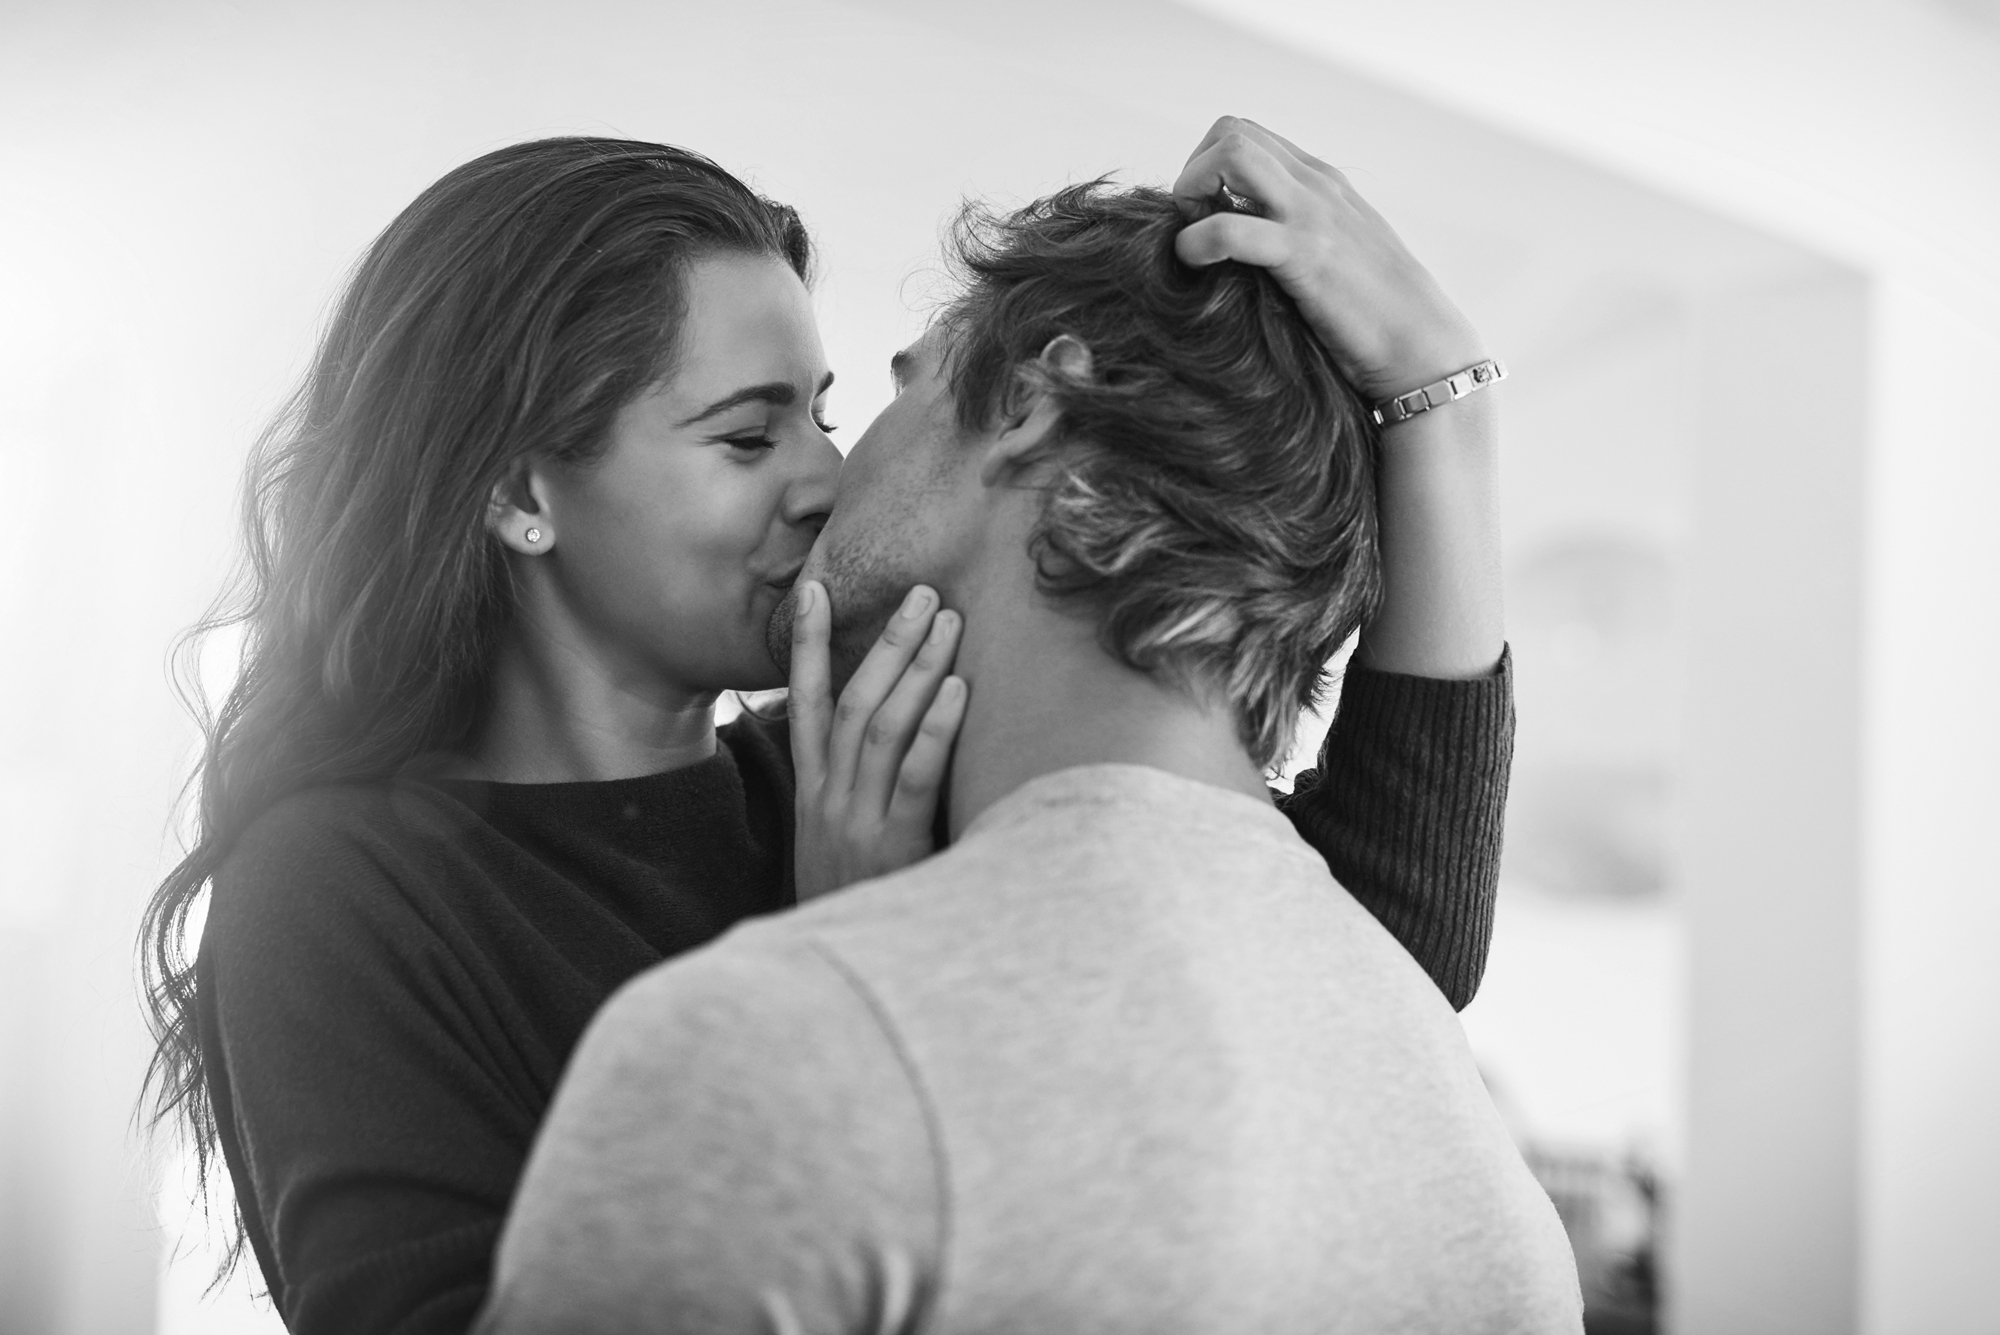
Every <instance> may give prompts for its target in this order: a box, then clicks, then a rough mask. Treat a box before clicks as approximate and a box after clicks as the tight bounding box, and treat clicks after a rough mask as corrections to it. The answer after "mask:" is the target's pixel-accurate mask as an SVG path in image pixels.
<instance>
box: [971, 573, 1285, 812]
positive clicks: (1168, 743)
mask: <svg viewBox="0 0 2000 1335" xmlns="http://www.w3.org/2000/svg"><path fill="white" fill-rule="evenodd" d="M954 605H955V606H958V607H959V608H960V610H961V611H963V612H964V614H965V638H964V641H963V642H962V643H961V645H960V646H959V651H958V661H957V665H956V671H957V673H958V675H960V676H961V677H963V678H965V681H966V684H967V685H968V686H969V687H970V688H971V693H970V696H969V698H968V700H967V706H966V715H965V722H964V724H963V726H962V727H961V728H960V730H959V736H958V745H957V749H956V753H955V755H954V758H953V761H952V772H951V785H950V807H951V811H950V821H951V833H952V837H953V838H957V837H958V836H959V835H960V834H961V833H963V832H964V830H965V827H966V826H968V825H970V824H971V823H972V822H973V820H974V819H976V818H977V817H978V816H979V814H980V813H981V812H983V811H984V810H986V808H988V807H990V806H992V805H993V804H994V803H995V802H998V801H999V800H1000V799H1001V798H1003V797H1005V796H1007V794H1009V793H1011V792H1013V791H1014V790H1015V789H1016V788H1019V787H1020V786H1021V785H1022V784H1025V783H1027V782H1029V781H1031V780H1033V779H1038V778H1040V777H1042V776H1043V775H1045V774H1053V773H1055V772H1056V771H1058V770H1064V769H1069V768H1071V767H1073V766H1076V765H1101V764H1128V765H1147V766H1151V767H1152V768H1154V769H1160V770H1165V771H1166V772H1168V773H1170V774H1178V775H1180V776H1181V777H1183V778H1188V779H1194V780H1196V781H1198V782H1201V783H1208V784H1213V785H1215V786H1216V787H1218V788H1224V789H1228V790H1230V791H1232V792H1240V793H1246V794H1249V795H1250V796H1253V797H1257V798H1260V799H1263V800H1267V801H1268V800H1269V790H1268V789H1267V788H1266V787H1265V784H1264V779H1263V776H1262V775H1261V774H1259V773H1258V772H1257V767H1256V766H1255V765H1254V764H1252V763H1251V761H1250V757H1249V755H1248V754H1247V753H1246V752H1245V751H1244V750H1243V745H1242V743H1241V742H1239V741H1238V740H1237V736H1236V727H1235V722H1234V719H1233V716H1232V714H1231V712H1230V710H1229V709H1228V708H1227V706H1226V705H1224V704H1221V703H1220V702H1217V701H1204V700H1199V699H1196V698H1195V697H1194V696H1193V695H1191V694H1189V693H1188V692H1186V691H1183V690H1180V689H1177V688H1175V687H1173V686H1171V685H1167V684H1164V683H1162V682H1158V681H1155V680H1154V679H1153V678H1151V677H1149V676H1147V675H1146V674H1144V673H1141V672H1136V671H1134V670H1133V669H1131V668H1129V667H1126V666H1125V665H1124V664H1122V663H1119V662H1118V661H1117V660H1116V659H1114V658H1112V657H1111V655H1109V654H1107V653H1106V652H1105V651H1104V650H1103V649H1102V648H1100V647H1099V645H1098V643H1097V633H1096V626H1095V623H1094V620H1093V619H1091V618H1089V617H1087V616H1084V615H1078V614H1075V613H1072V612H1069V611H1067V610H1058V609H1057V608H1056V607H1055V606H1054V605H1052V604H1051V603H1050V602H1049V601H1048V600H1047V599H1045V598H1043V597H1042V596H1041V595H1039V594H1027V595H1025V596H1023V591H1021V590H1014V591H1011V592H1009V591H1005V590H1001V589H995V588H992V587H991V586H989V587H988V588H987V589H985V590H973V591H968V592H967V593H965V594H964V596H963V598H962V600H960V601H958V602H955V603H954Z"/></svg>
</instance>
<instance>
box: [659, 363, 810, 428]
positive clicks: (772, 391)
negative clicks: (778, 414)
mask: <svg viewBox="0 0 2000 1335" xmlns="http://www.w3.org/2000/svg"><path fill="white" fill-rule="evenodd" d="M832 384H833V372H831V371H828V372H827V373H826V379H824V380H822V381H820V382H819V388H818V389H817V390H815V391H814V392H813V397H814V398H818V397H819V396H820V395H821V394H824V393H826V391H827V389H828V388H829V387H831V386H832ZM798 397H799V392H798V391H797V390H796V389H794V388H793V387H792V386H790V385H788V384H786V383H785V382H784V381H782V380H772V381H768V382H767V383H765V384H762V385H750V386H747V387H745V388H743V389H739V390H737V391H736V392H735V393H733V394H725V395H724V396H723V397H721V398H719V399H717V400H716V401H715V402H714V403H711V404H709V405H708V406H707V407H706V408H703V409H702V410H701V411H700V412H698V413H696V414H695V415H694V416H693V417H690V418H688V419H687V420H686V421H684V422H679V423H676V426H677V427H690V426H693V425H694V424H695V423H697V422H706V421H707V420H708V419H709V418H711V417H716V416H720V415H721V414H723V413H726V412H728V411H729V410H730V409H731V408H741V407H742V406H743V405H744V404H746V403H768V404H770V405H771V406H772V407H774V408H785V407H789V406H791V405H792V404H794V403H796V402H798Z"/></svg>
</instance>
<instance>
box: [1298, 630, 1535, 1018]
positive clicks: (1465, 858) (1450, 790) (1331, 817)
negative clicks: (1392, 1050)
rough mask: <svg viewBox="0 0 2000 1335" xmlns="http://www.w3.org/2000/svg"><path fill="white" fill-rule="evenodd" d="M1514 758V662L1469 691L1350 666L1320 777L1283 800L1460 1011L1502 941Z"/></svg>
mask: <svg viewBox="0 0 2000 1335" xmlns="http://www.w3.org/2000/svg"><path fill="white" fill-rule="evenodd" d="M1513 757H1514V669H1513V659H1512V655H1511V653H1503V654H1502V655H1501V658H1500V665H1499V667H1498V668H1497V669H1495V671H1494V672H1493V674H1492V675H1491V676H1487V677H1481V678H1476V679H1474V680H1472V681H1441V680H1437V679H1435V678H1430V677H1413V676H1405V675H1403V674H1401V673H1394V672H1380V671H1375V670H1372V669H1370V668H1367V667H1364V666H1362V665H1361V664H1359V663H1351V664H1350V665H1349V666H1348V669H1347V676H1346V679H1345V681H1344V682H1343V683H1342V688H1341V696H1340V708H1339V711H1338V712H1337V713H1336V714H1335V716H1334V721H1333V727H1332V728H1331V730H1329V731H1328V733H1327V737H1326V743H1325V745H1324V746H1322V747H1321V748H1320V754H1319V765H1318V767H1317V768H1315V769H1310V770H1306V771H1304V772H1303V773H1301V774H1300V775H1299V776H1298V780H1297V782H1296V783H1295V785H1294V787H1293V791H1292V792H1291V794H1290V795H1288V796H1287V795H1280V796H1279V798H1278V805H1279V808H1280V809H1281V810H1283V811H1284V813H1285V814H1286V815H1287V816H1289V817H1291V819H1292V823H1293V825H1294V826H1296V827H1297V828H1298V831H1299V833H1300V834H1301V835H1302V836H1304V838H1305V839H1306V841H1307V842H1308V843H1310V844H1312V845H1313V847H1315V848H1317V849H1318V850H1319V851H1320V853H1321V854H1322V855H1323V856H1324V857H1325V858H1326V861H1327V865H1328V866H1329V867H1330V868H1331V869H1332V871H1333V875H1334V878H1335V879H1336V880H1338V881H1339V882H1340V883H1341V884H1342V885H1343V886H1345V887H1346V888H1347V890H1348V892H1349V893H1350V894H1352V895H1353V896H1354V897H1355V898H1356V899H1358V900H1360V901H1361V903H1362V904H1364V905H1365V906H1366V907H1367V908H1368V910H1369V911H1370V912H1371V913H1373V914H1374V915H1375V916H1376V918H1378V919H1380V920H1381V922H1382V925H1383V926H1385V927H1387V928H1388V929H1389V931H1390V932H1391V933H1392V934H1393V935H1394V936H1395V937H1396V939H1397V940H1398V941H1401V942H1402V943H1403V946H1404V948H1405V949H1407V950H1408V951H1409V952H1410V954H1411V955H1413V956H1415V957H1416V960H1417V962H1418V963H1419V964H1421V965H1422V966H1423V967H1424V969H1425V971H1426V972H1428V973H1429V974H1430V976H1431V977H1432V978H1433V979H1434V980H1436V982H1437V985H1438V987H1439V988H1440V989H1442V990H1443V992H1444V994H1445V996H1446V997H1447V998H1449V999H1450V1001H1451V1004H1452V1006H1453V1007H1454V1008H1455V1009H1459V1010H1463V1009H1464V1008H1465V1006H1466V1005H1467V1004H1468V1003H1469V1002H1471V1000H1472V998H1473V996H1474V994H1475V993H1477V992H1478V990H1479V980H1480V977H1481V975H1482V974H1484V972H1485V970H1486V954H1487V951H1488V949H1489V948H1490V946H1491V944H1492V940H1493V904H1494V898H1495V895H1496V892H1497V891H1498V889H1499V883H1500V842H1501V831H1502V825H1503V822H1504V819H1505V815H1506V808H1507V779H1508V772H1509V769H1510V767H1511V766H1512V764H1513Z"/></svg>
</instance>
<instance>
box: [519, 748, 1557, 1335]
mask: <svg viewBox="0 0 2000 1335" xmlns="http://www.w3.org/2000/svg"><path fill="white" fill-rule="evenodd" d="M1581 1319H1582V1317H1581V1303H1580V1300H1579V1296H1578V1290H1577V1280H1576V1271H1575V1266H1574V1263H1573V1261H1572V1259H1571V1256H1570V1251H1569V1247H1568V1244H1567V1241H1566V1240H1565V1238H1564V1235H1563V1231H1562V1228H1561V1226H1560V1224H1559V1223H1558V1221H1557V1219H1556V1215H1555V1212H1554V1210H1553V1208H1552V1207H1551V1206H1550V1204H1549V1201H1548V1198H1547V1197H1546V1196H1545V1195H1544V1194H1543V1193H1542V1191H1541V1189H1540V1188H1539V1187H1538V1186H1537V1185H1536V1183H1535V1181H1534V1179H1533V1178H1532V1177H1531V1176H1530V1175H1529V1174H1528V1171H1527V1169H1526V1167H1525V1166H1524V1165H1523V1164H1522V1162H1521V1159H1520V1156H1519V1155H1518V1153H1517V1152H1516V1151H1515V1149H1514V1147H1513V1146H1512V1144H1511V1143H1510V1142H1509V1140H1508V1138H1507V1134H1506V1132H1505V1130H1504V1129H1503V1128H1502V1126H1501V1124H1500V1121H1499V1119H1498V1117H1497V1116H1496V1115H1495V1113H1494V1111H1493V1107H1492V1105H1491V1102H1490V1101H1489V1099H1488V1098H1487V1095H1486V1092H1485V1090H1484V1088H1483V1087H1482V1085H1481V1083H1480V1079H1479V1075H1478V1072H1477V1070H1476V1069H1475V1067H1474V1065H1473V1061H1472V1058H1471V1055H1470V1053H1469V1052H1468V1051H1467V1049H1466V1045H1465V1040H1464V1037H1463V1034H1462V1032H1461V1030H1460V1028H1459V1025H1458V1021H1457V1018H1456V1017H1455V1016H1454V1015H1453V1014H1452V1011H1451V1008H1450V1006H1449V1005H1448V1004H1447V1003H1446V1002H1445V1000H1444V998H1443V997H1442V996H1440V995H1439V993H1438V991H1437V989H1436V988H1435V987H1434V986H1433V985H1432V983H1431V982H1430V980H1429V979H1428V978H1427V977H1426V976H1425V974H1424V973H1423V971H1422V970H1421V969H1420V968H1418V967H1417V965H1416V964H1415V963H1414V962H1413V961H1412V960H1411V958H1410V957H1409V955H1408V954H1406V953H1405V952H1404V950H1403V949H1402V947H1400V946H1399V945H1398V944H1397V943H1396V942H1395V940H1394V939H1393V938H1392V937H1391V936H1390V935H1389V934H1388V932H1387V931H1385V930H1384V929H1383V928H1382V926H1381V925H1380V924H1379V923H1378V922H1376V921H1375V919H1374V918H1372V917H1371V916H1370V915H1369V914H1368V913H1367V911H1366V910H1364V909H1362V908H1361V907H1360V906H1359V905H1358V904H1357V903H1355V901H1354V900H1353V899H1352V898H1351V897H1350V896H1349V895H1348V894H1347V893H1346V892H1345V891H1344V890H1342V889H1341V888H1340V887H1339V886H1338V885H1337V884H1336V883H1335V882H1334V881H1333V880H1332V878H1331V877H1330V876H1329V875H1328V873H1327V869H1326V864H1325V863H1324V861H1322V860H1321V859H1320V857H1319V856H1318V855H1317V854H1315V853H1314V852H1313V851H1312V850H1311V849H1310V848H1308V847H1307V846H1306V845H1305V844H1304V843H1303V842H1301V841H1300V839H1299V838H1298V836H1297V834H1296V833H1294V831H1293V830H1292V828H1291V826H1290V824H1289V823H1288V822H1287V821H1286V820H1285V818H1284V817H1283V816H1282V815H1280V814H1279V813H1278V812H1277V811H1275V810H1273V809H1272V808H1271V807H1270V806H1269V805H1268V804H1266V803H1263V802H1259V801H1257V800H1255V799H1253V798H1250V797H1246V796H1243V795H1240V794H1235V793H1230V792H1225V791H1223V790H1221V789H1217V788H1213V787H1209V786H1207V785H1204V784H1199V783H1194V782H1191V781H1188V780H1185V779H1181V778H1177V777H1174V776H1172V775H1168V774H1165V773H1162V772H1160V771H1157V770H1152V769H1146V768H1142V767H1137V766H1123V765H1098V766H1087V767H1082V768H1078V769H1071V770H1066V771H1063V772H1061V773H1058V774H1054V775H1050V776H1047V777H1045V778H1042V779H1039V780H1036V781H1035V782H1033V783H1030V784H1027V785H1025V786H1023V787H1022V788H1021V789H1019V790H1017V791H1016V792H1014V793H1013V794H1011V795H1009V796H1008V797H1007V798H1005V799H1004V800H1002V801H1001V802H999V803H998V804H996V805H995V806H993V807H992V808H990V809H989V810H988V811H986V812H985V813H984V814H982V815H981V816H980V818H979V819H978V820H977V821H975V822H974V823H973V824H972V826H971V827H970V828H969V829H968V830H967V831H966V833H965V834H964V836H962V837H961V838H960V840H959V841H958V842H957V843H956V844H954V845H953V846H952V847H951V848H950V849H949V850H948V851H946V852H945V853H943V854H941V855H939V856H937V857H935V858H932V859H930V860H929V861H927V862H924V863H921V864H919V865H917V866H915V867H912V868H909V869H907V870H905V871H902V872H899V873H897V874H895V875H893V876H888V877H884V878H881V879H879V880H876V881H872V882H868V883H865V884H863V885H860V886H857V887H854V888H852V889H850V890H847V891H844V892H842V893H840V894H837V895H832V896H828V897H826V898H825V899H822V900H819V901H815V902H814V903H812V904H810V905H808V906H806V907H805V908H803V909H800V910H798V911H797V912H794V913H790V914H786V915H783V916H781V917H777V918H772V919H766V920H761V921H757V922H753V923H749V924H746V925H744V926H740V927H738V928H736V929H735V930H734V931H732V932H730V933H729V934H728V935H727V936H726V937H724V938H723V939H722V940H720V941H718V942H716V943H715V944H714V945H712V946H709V947H707V948H705V949H703V950H701V951H698V952H696V953H694V954H692V955H689V956H685V957H683V958H681V959H679V960H677V961H674V962H671V963H668V964H665V965H662V966H660V967H658V968H656V969H653V970H651V971H649V972H648V973H646V974H644V975H642V976H641V977H639V978H638V979H636V980H634V982H632V983H631V984H630V985H628V986H627V987H626V988H625V989H624V990H623V991H621V992H620V993H619V994H618V995H617V996H616V997H615V998H614V999H613V1000H612V1002H611V1003H610V1004H609V1005H608V1006H607V1007H606V1008H605V1010H604V1011H603V1012H602V1013H601V1014H600V1015H599V1017H598V1018H597V1019H596V1021H595V1022H594V1023H593V1024H592V1026H591V1029H590V1031H589V1033H588V1034H587V1035H586V1037H585V1039H584V1042H583V1044H582V1046H581V1048H580V1049H579V1051H578V1053H577V1056H576V1058H575V1062H574V1065H573V1067H572V1069H571V1071H570V1072H569V1073H568V1074H567V1076H566V1077H565V1079H564V1081H563V1084H562V1088H561V1091H560V1092H559V1094H558V1096H557V1098H556V1101H555V1105H554V1107H553V1109H552V1110H551V1113H550V1116H549V1119H548V1122H547V1123H546V1125H545V1126H544V1127H543V1130H542V1132H541V1135H540V1138H539V1139H538V1141H537V1143H536V1148H535V1150H534V1152H533V1154H532V1155H531V1157H530V1160H529V1164H528V1169H527V1173H526V1176H525V1178H524V1179H523V1182H522V1186H521V1190H520V1194H519V1196H518V1197H517V1199H516V1201H515V1204H514V1207H513V1210H512V1212H511V1214H510V1216H509V1223H508V1227H507V1230H506V1232H505V1234H504V1236H503V1239H502V1242H501V1247H500V1252H499V1258H498V1265H497V1282H496V1285H495V1290H494V1296H493V1299H492V1300H491V1302H490V1303H489V1306H488V1309H487V1311H486V1313H485V1316H484V1319H483V1321H482V1324H481V1327H480V1329H481V1330H483V1331H486V1332H499V1333H504V1335H514V1333H516V1332H542V1331H565V1332H595V1331H607V1332H608V1331H621V1332H622V1331H636V1330H647V1331H676V1332H680V1331H685V1332H730V1333H732V1335H734V1333H736V1332H742V1333H744V1335H748V1333H749V1332H784V1333H789V1332H795V1331H797V1332H815V1333H816V1335H817V1333H820V1332H825V1333H827V1335H835V1333H841V1335H845V1333H846V1332H855V1333H857V1335H859V1333H861V1332H870V1333H878V1332H879V1333H887V1332H915V1331H927V1332H935V1333H936V1335H958V1333H960V1332H964V1333H966V1335H970V1333H972V1332H981V1333H982V1335H999V1333H1000V1332H1008V1333H1010V1335H1011V1333H1016V1332H1018V1335H1057V1333H1059V1332H1070V1331H1074V1332H1092V1333H1093V1335H1109V1333H1111V1332H1126V1331H1130V1332H1134V1333H1135V1335H1137V1333H1139V1332H1144V1333H1145V1335H1177V1333H1179V1332H1186V1333H1187V1335H1220V1333H1221V1332H1232V1333H1234V1332H1244V1333H1250V1332H1255V1333H1256V1335H1284V1333H1286V1332H1302V1333H1303V1332H1333V1331H1356V1332H1385V1331H1438V1332H1446V1331H1449V1332H1475V1331H1570V1332H1574V1331H1577V1330H1579V1329H1580V1328H1581Z"/></svg>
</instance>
